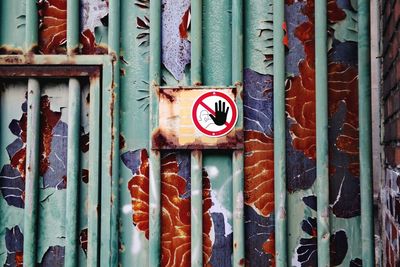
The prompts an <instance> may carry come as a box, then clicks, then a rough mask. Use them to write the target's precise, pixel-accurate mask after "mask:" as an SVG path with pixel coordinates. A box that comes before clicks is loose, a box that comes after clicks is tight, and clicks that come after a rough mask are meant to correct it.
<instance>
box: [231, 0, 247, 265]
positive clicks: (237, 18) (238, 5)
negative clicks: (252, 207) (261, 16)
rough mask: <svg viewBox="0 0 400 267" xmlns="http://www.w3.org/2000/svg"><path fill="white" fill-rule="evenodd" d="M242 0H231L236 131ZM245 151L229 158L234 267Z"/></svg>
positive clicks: (240, 238)
mask: <svg viewBox="0 0 400 267" xmlns="http://www.w3.org/2000/svg"><path fill="white" fill-rule="evenodd" d="M243 15H244V14H243V0H233V1H232V84H234V85H236V87H237V89H238V90H237V94H236V105H237V107H238V113H239V118H238V121H237V123H236V129H237V130H238V131H242V130H243V99H242V91H243ZM243 168H244V152H243V150H237V151H234V152H233V157H232V175H233V181H232V183H233V185H232V198H233V201H232V202H233V208H232V210H233V266H242V265H243V260H244V258H245V247H244V246H245V237H244V195H243V194H244V171H243Z"/></svg>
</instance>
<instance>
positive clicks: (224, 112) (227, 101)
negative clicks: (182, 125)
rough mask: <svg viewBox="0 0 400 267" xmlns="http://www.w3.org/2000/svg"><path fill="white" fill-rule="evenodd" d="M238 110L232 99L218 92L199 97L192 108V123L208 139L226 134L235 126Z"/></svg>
mask: <svg viewBox="0 0 400 267" xmlns="http://www.w3.org/2000/svg"><path fill="white" fill-rule="evenodd" d="M237 119H238V110H237V106H236V104H235V102H234V101H233V99H232V98H231V97H230V96H229V95H227V94H225V93H222V92H220V91H211V92H207V93H204V94H202V95H201V96H199V97H198V98H197V99H196V101H195V102H194V104H193V107H192V121H193V124H194V125H195V126H196V128H197V129H198V130H199V131H200V132H201V133H203V134H205V135H207V136H209V137H220V136H223V135H226V134H228V133H229V132H230V131H231V130H232V129H233V128H234V127H235V125H236V121H237Z"/></svg>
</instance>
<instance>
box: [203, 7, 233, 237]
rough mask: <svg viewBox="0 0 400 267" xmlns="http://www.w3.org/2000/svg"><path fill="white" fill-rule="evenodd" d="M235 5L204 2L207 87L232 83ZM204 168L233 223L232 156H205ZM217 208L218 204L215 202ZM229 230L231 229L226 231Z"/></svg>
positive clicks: (204, 53)
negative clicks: (233, 10) (233, 9)
mask: <svg viewBox="0 0 400 267" xmlns="http://www.w3.org/2000/svg"><path fill="white" fill-rule="evenodd" d="M231 10H232V3H231V1H229V0H220V1H212V0H203V18H204V20H203V60H202V61H203V66H202V74H203V84H204V85H210V86H222V85H223V86H226V85H231V82H232V30H231V17H232V16H231ZM203 166H204V168H205V169H206V170H207V172H208V175H209V177H210V182H211V188H212V194H213V195H214V197H215V199H213V202H214V201H217V202H218V204H221V206H222V207H223V208H224V211H223V212H224V213H225V215H226V218H227V220H228V221H227V222H226V223H227V224H226V225H229V226H231V227H233V220H232V186H233V184H232V154H231V153H227V152H226V151H215V152H211V151H207V152H204V153H203ZM214 204H215V205H216V203H214ZM225 230H226V231H229V230H230V229H225Z"/></svg>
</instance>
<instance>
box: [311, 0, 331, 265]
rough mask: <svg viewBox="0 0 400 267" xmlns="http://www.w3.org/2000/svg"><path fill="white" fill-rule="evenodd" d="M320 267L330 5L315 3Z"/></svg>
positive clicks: (324, 259) (324, 231) (324, 250)
mask: <svg viewBox="0 0 400 267" xmlns="http://www.w3.org/2000/svg"><path fill="white" fill-rule="evenodd" d="M315 21H316V22H317V23H316V24H315V54H316V55H317V56H316V57H315V78H316V94H315V101H316V131H317V133H316V135H317V139H316V144H317V181H316V184H317V243H318V266H321V267H322V266H324V267H325V266H329V265H330V253H329V247H330V246H329V236H330V232H329V230H330V229H329V157H328V153H329V146H328V51H327V42H328V25H327V2H326V1H325V0H317V1H316V2H315Z"/></svg>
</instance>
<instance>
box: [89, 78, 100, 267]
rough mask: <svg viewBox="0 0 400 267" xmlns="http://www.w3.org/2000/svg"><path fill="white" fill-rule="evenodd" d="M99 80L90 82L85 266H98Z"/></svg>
mask: <svg viewBox="0 0 400 267" xmlns="http://www.w3.org/2000/svg"><path fill="white" fill-rule="evenodd" d="M100 90H101V87H100V80H99V78H96V79H92V80H91V81H90V114H89V129H90V150H89V175H90V177H89V193H88V194H89V199H88V252H87V259H88V260H87V265H88V266H97V264H98V256H99V255H98V241H99V232H98V230H99V212H100V210H99V187H100V179H99V178H100V164H99V162H100V157H99V156H100V127H99V125H100V107H101V105H100V103H101V102H100V101H101V98H100V96H101V92H100Z"/></svg>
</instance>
